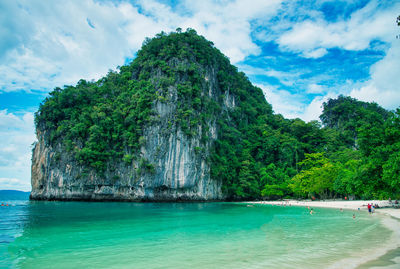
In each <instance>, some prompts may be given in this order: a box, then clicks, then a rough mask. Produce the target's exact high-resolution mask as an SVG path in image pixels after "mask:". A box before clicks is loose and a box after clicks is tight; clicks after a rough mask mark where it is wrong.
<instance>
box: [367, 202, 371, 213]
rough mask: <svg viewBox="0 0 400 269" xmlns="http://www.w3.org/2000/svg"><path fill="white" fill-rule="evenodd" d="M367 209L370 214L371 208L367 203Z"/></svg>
mask: <svg viewBox="0 0 400 269" xmlns="http://www.w3.org/2000/svg"><path fill="white" fill-rule="evenodd" d="M367 207H368V213H370V214H371V207H372V206H371V204H369V203H368V205H367Z"/></svg>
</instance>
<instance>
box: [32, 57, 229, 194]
mask: <svg viewBox="0 0 400 269" xmlns="http://www.w3.org/2000/svg"><path fill="white" fill-rule="evenodd" d="M191 64H193V63H191V62H190V61H186V60H185V61H181V60H177V59H172V60H170V61H169V66H170V67H171V68H174V67H176V66H177V65H179V66H180V68H181V69H182V66H186V67H187V68H189V66H190V65H191ZM198 68H199V69H202V71H201V72H200V74H201V78H200V79H199V80H200V85H201V92H200V93H199V98H202V100H203V99H204V98H207V100H210V101H213V102H215V103H218V104H219V107H220V109H219V113H220V114H221V113H227V112H229V111H231V110H233V109H235V106H236V101H235V96H234V95H232V94H230V93H229V91H226V92H222V91H221V89H220V88H219V86H218V78H217V74H216V73H217V71H218V70H217V69H218V66H215V65H208V66H207V67H200V66H198ZM183 69H184V68H183ZM135 72H136V73H135ZM137 72H140V71H133V72H132V79H135V78H137V77H138V74H137ZM189 75H190V74H189ZM189 75H188V73H187V72H186V71H184V72H183V74H182V72H181V74H180V75H179V76H178V78H177V79H176V80H175V83H171V85H169V86H168V87H167V89H161V88H157V87H158V85H159V81H160V80H161V79H162V77H163V74H162V71H160V70H159V69H157V68H155V69H153V71H152V74H151V77H150V80H151V81H152V83H153V84H154V85H155V87H156V90H157V92H158V93H160V94H161V92H162V94H163V96H164V98H161V99H162V100H160V98H159V99H157V98H155V99H154V100H153V101H152V105H151V109H152V115H151V120H150V121H149V123H147V124H145V125H144V126H143V129H142V130H141V138H140V139H139V145H140V147H139V149H138V150H137V151H136V152H132V151H133V150H132V149H131V148H129V147H125V148H124V150H123V151H124V152H123V154H124V155H129V154H133V155H135V158H133V159H132V160H128V162H127V161H122V160H118V159H116V160H109V161H108V162H107V163H106V169H104V171H103V172H101V173H99V172H98V171H96V170H95V169H93V168H92V167H90V166H88V165H87V164H84V163H82V162H80V161H79V160H78V159H77V157H76V155H74V154H73V151H71V150H69V151H68V150H66V146H65V145H64V144H65V143H64V142H63V137H60V138H59V139H57V140H54V141H53V142H52V143H50V142H48V139H46V138H47V137H49V136H50V132H51V130H49V129H48V128H46V127H40V126H41V125H40V124H37V138H38V142H37V144H36V145H35V147H34V149H33V157H32V192H31V199H36V200H41V199H44V200H121V201H143V200H148V201H176V200H186V201H192V200H221V199H224V198H225V195H224V194H223V192H222V190H221V187H222V182H221V181H220V180H218V179H216V178H211V176H210V160H209V156H210V152H211V151H212V149H213V146H214V142H215V141H216V140H217V139H218V133H219V129H218V128H219V127H218V124H217V120H218V115H213V116H211V117H209V118H208V119H207V120H204V121H203V123H202V124H197V126H194V127H192V128H191V133H192V134H191V135H188V133H187V132H185V131H184V129H183V128H181V123H180V122H179V121H177V111H178V110H179V109H180V107H179V104H180V98H181V97H180V95H179V90H178V87H179V85H182V83H188V81H189V79H188V76H189ZM42 113H43V112H42ZM192 117H193V116H192ZM194 117H196V115H195V116H194ZM42 126H43V124H42ZM204 137H207V139H206V140H204V139H203V138H204ZM79 147H81V145H80V144H79V143H76V146H75V150H76V148H78V150H79Z"/></svg>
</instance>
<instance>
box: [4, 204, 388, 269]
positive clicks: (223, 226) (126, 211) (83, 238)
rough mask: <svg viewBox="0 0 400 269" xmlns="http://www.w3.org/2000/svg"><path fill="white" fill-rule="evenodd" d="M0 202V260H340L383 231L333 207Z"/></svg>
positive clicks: (244, 264)
mask: <svg viewBox="0 0 400 269" xmlns="http://www.w3.org/2000/svg"><path fill="white" fill-rule="evenodd" d="M0 202H8V203H9V204H10V205H11V206H2V207H0V268H41V269H43V268H58V269H61V268H76V269H78V268H146V269H151V268H185V269H187V268H189V269H196V268H296V269H300V268H329V267H332V268H346V267H347V266H345V267H343V264H345V265H351V264H352V263H356V262H358V263H359V262H360V260H362V259H363V258H364V257H365V256H366V255H368V253H373V252H374V250H375V249H379V248H381V247H383V246H384V244H385V242H386V241H387V240H388V239H389V237H390V236H391V234H392V232H391V231H390V230H388V229H387V228H385V227H384V226H383V225H382V224H381V219H380V217H379V216H370V215H368V214H366V213H364V212H355V213H356V218H355V219H353V217H352V216H353V213H354V211H343V212H341V211H340V210H337V209H319V208H314V211H315V214H314V215H310V214H309V211H308V210H307V209H306V208H303V207H293V206H286V207H284V206H271V205H254V206H248V205H246V204H241V203H110V202H107V203H100V202H96V203H87V202H43V201H40V202H39V201H37V202H35V201H28V200H10V201H1V200H0Z"/></svg>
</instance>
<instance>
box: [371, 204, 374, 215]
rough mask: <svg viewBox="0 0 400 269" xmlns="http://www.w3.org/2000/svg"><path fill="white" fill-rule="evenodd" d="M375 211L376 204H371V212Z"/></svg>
mask: <svg viewBox="0 0 400 269" xmlns="http://www.w3.org/2000/svg"><path fill="white" fill-rule="evenodd" d="M374 212H375V206H374V204H371V214H372V213H374Z"/></svg>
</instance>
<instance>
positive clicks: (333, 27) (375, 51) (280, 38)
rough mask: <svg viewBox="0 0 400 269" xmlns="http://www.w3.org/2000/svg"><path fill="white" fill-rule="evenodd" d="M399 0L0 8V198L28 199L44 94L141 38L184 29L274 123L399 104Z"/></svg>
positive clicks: (108, 66) (41, 3) (26, 3)
mask: <svg viewBox="0 0 400 269" xmlns="http://www.w3.org/2000/svg"><path fill="white" fill-rule="evenodd" d="M398 15H400V1H395V0H393V1H390V0H386V1H385V0H382V1H374V0H371V1H366V0H365V1H364V0H348V1H337V0H335V1H330V0H316V1H311V0H310V1H300V0H299V1H295V0H287V1H282V0H252V1H249V0H243V1H242V0H236V1H227V0H214V1H213V0H202V1H196V0H191V1H190V0H182V1H175V0H171V1H169V0H158V1H157V0H142V1H141V0H138V1H135V0H132V1H108V0H102V1H95V0H70V1H50V0H13V1H6V0H0V78H1V79H0V189H17V190H25V191H29V190H30V167H31V151H32V144H33V143H34V142H35V141H36V136H35V129H34V113H35V111H37V109H38V107H39V104H40V102H42V101H43V99H44V98H45V97H46V96H47V95H48V93H49V92H50V91H52V89H54V88H55V87H63V86H64V85H75V84H76V83H77V82H78V81H79V80H80V79H86V80H89V81H90V80H97V79H99V78H101V77H102V76H104V75H105V74H107V72H108V71H109V70H116V69H117V66H121V65H124V64H127V63H129V62H130V61H132V59H134V58H135V55H136V53H137V51H138V50H139V49H140V47H141V45H142V42H143V41H144V39H145V38H146V37H153V36H154V35H155V34H157V33H159V32H161V31H164V32H170V31H174V30H175V29H176V28H178V27H180V28H182V29H184V30H185V29H186V28H193V29H195V30H196V31H197V33H199V34H201V35H203V36H204V37H206V38H207V39H208V40H210V41H212V42H213V43H214V44H215V46H216V47H217V48H218V49H220V50H221V51H222V52H223V53H224V54H225V55H227V56H228V57H229V59H230V61H231V63H232V64H234V65H236V66H237V67H238V68H239V70H241V71H243V72H245V73H246V75H247V76H248V77H249V79H250V81H251V82H252V83H253V84H255V85H257V86H258V87H260V88H261V89H262V90H263V91H264V94H265V97H266V100H267V101H268V102H269V103H270V104H272V107H273V109H274V111H275V113H279V114H282V115H283V116H285V117H286V118H301V119H303V120H305V121H310V120H318V117H319V115H320V114H321V112H322V108H321V105H322V103H323V102H324V101H327V100H328V99H329V98H336V97H337V96H338V95H340V94H342V95H346V96H352V97H354V98H357V99H359V100H362V101H368V102H376V103H378V104H379V105H381V106H383V107H384V108H386V109H389V110H393V109H396V108H398V107H399V106H400V89H398V88H397V87H398V85H400V72H399V70H400V61H399V59H400V39H397V38H396V36H397V35H399V34H400V27H398V26H397V25H396V18H397V16H398Z"/></svg>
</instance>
